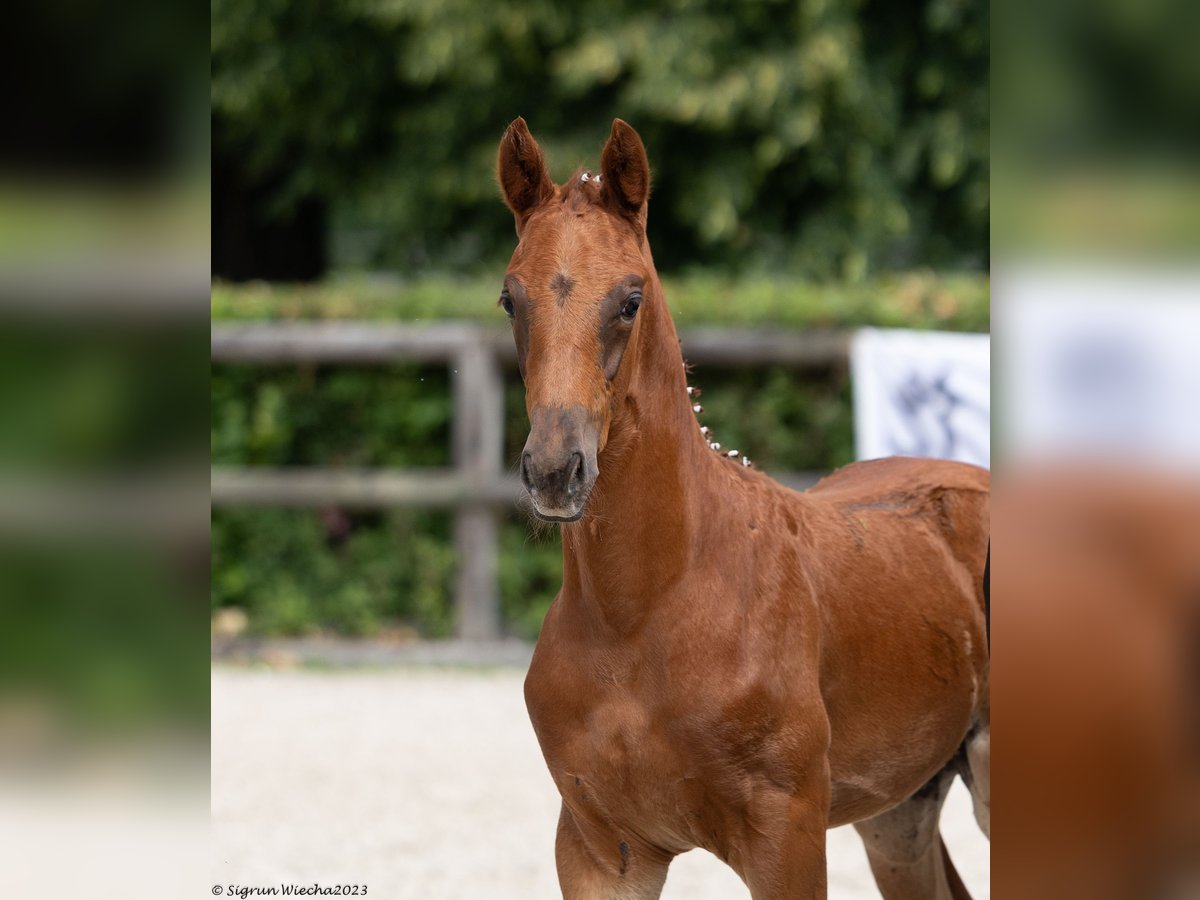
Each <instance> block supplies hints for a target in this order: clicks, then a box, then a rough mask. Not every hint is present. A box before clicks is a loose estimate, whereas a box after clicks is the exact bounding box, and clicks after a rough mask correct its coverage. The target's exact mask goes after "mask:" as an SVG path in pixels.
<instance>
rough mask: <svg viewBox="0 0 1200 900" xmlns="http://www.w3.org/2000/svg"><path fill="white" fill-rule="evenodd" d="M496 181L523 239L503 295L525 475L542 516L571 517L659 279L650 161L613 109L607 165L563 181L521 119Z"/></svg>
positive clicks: (591, 480)
mask: <svg viewBox="0 0 1200 900" xmlns="http://www.w3.org/2000/svg"><path fill="white" fill-rule="evenodd" d="M499 179H500V187H501V189H502V190H503V193H504V199H505V202H507V204H508V206H509V208H510V209H511V210H512V211H513V215H514V216H515V217H516V221H517V235H518V238H519V243H518V244H517V249H516V252H514V253H513V257H512V261H511V262H510V263H509V265H508V270H507V272H506V273H505V276H504V288H503V291H502V293H501V295H500V305H501V306H502V307H503V308H504V311H505V312H506V313H507V314H508V316H509V318H510V319H511V320H512V329H513V336H514V338H515V340H516V344H517V358H518V360H519V363H520V367H521V377H522V378H523V379H524V381H525V408H526V411H527V412H528V413H529V424H530V433H529V440H528V441H526V443H525V449H524V452H523V453H522V454H521V480H522V482H523V483H524V485H525V487H526V489H527V490H528V491H529V496H530V498H531V499H532V501H533V508H534V510H535V512H536V513H537V515H538V516H539V517H541V518H543V519H547V520H549V521H555V522H573V521H576V520H577V519H579V518H580V517H581V516H582V515H583V511H584V507H585V506H586V505H587V500H588V495H589V494H590V492H591V490H592V486H593V485H594V484H595V481H596V477H597V475H598V474H599V468H598V462H597V457H598V455H599V453H600V452H601V451H602V450H603V449H604V446H605V443H606V442H607V441H608V432H609V426H610V424H611V420H612V415H613V410H614V409H615V408H616V407H617V405H618V403H619V401H620V399H621V397H622V395H623V392H624V391H625V390H626V389H627V387H628V371H624V372H623V371H622V367H621V360H622V358H623V357H624V356H625V355H626V351H627V350H628V348H629V347H630V346H631V345H632V343H634V342H636V341H637V335H638V330H639V329H638V322H639V315H638V310H639V307H640V306H641V305H642V302H643V293H644V292H645V293H648V292H649V291H650V290H652V288H653V283H654V281H653V264H652V262H651V261H650V256H649V251H648V249H647V247H646V198H647V196H648V195H649V192H650V166H649V163H648V161H647V159H646V150H645V148H644V147H643V146H642V140H641V138H640V137H638V134H637V132H636V131H634V130H633V129H632V128H631V127H630V126H629V125H627V124H626V123H625V122H622V121H621V120H620V119H617V120H615V121H614V122H613V126H612V133H611V134H610V135H609V138H608V142H607V143H606V144H605V146H604V151H603V153H602V154H601V157H600V174H599V175H593V174H592V173H591V172H579V173H577V174H576V175H574V176H573V177H572V178H571V180H569V181H568V182H567V183H566V184H563V185H556V184H555V183H554V182H553V181H552V180H551V178H550V175H549V172H548V171H547V170H546V161H545V158H544V157H543V155H542V151H541V148H539V147H538V145H537V142H536V141H535V140H534V139H533V135H531V134H530V133H529V128H528V126H526V124H525V120H524V119H517V120H516V121H515V122H513V123H512V124H511V125H509V126H508V130H507V131H506V132H505V134H504V138H503V140H501V142H500V158H499ZM642 318H644V316H642ZM625 368H626V370H628V368H629V367H628V366H626V367H625Z"/></svg>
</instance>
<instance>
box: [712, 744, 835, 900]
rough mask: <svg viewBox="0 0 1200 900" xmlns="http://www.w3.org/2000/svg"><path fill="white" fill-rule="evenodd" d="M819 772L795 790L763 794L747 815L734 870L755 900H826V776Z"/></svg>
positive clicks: (827, 803)
mask: <svg viewBox="0 0 1200 900" xmlns="http://www.w3.org/2000/svg"><path fill="white" fill-rule="evenodd" d="M819 768H820V769H821V773H820V775H816V774H814V777H813V778H811V779H807V780H806V783H805V784H803V785H801V786H800V789H799V790H798V791H794V792H792V793H785V792H784V791H782V790H780V789H778V788H770V789H767V790H766V791H765V792H764V793H762V794H761V795H759V796H757V797H756V798H755V800H754V803H753V804H752V806H751V808H750V809H749V810H748V814H747V821H746V828H745V831H744V832H743V836H742V840H741V841H740V842H739V843H740V844H741V848H740V849H741V852H740V853H739V854H738V856H739V857H740V858H739V859H738V864H737V865H735V868H736V869H737V870H738V871H739V874H740V875H741V876H742V878H743V879H744V880H745V882H746V884H747V886H748V887H749V888H750V896H751V897H753V898H754V900H825V895H826V874H825V830H826V828H827V827H828V821H829V777H828V775H827V774H826V773H827V771H828V770H827V768H826V767H825V766H821V767H819ZM730 862H731V863H732V862H733V860H730Z"/></svg>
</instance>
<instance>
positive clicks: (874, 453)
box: [850, 328, 991, 466]
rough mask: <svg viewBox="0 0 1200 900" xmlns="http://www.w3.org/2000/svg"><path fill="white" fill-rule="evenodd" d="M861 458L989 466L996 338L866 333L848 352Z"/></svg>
mask: <svg viewBox="0 0 1200 900" xmlns="http://www.w3.org/2000/svg"><path fill="white" fill-rule="evenodd" d="M850 369H851V375H852V378H853V381H854V426H855V446H856V451H857V454H858V458H859V459H876V458H878V457H880V456H930V457H936V458H938V459H955V460H959V461H961V462H969V463H975V464H976V465H979V466H988V465H990V463H991V402H990V401H991V339H990V337H989V336H988V335H986V334H951V333H947V332H940V331H904V330H899V329H895V330H893V329H877V328H864V329H863V330H861V331H859V332H858V333H857V334H856V335H855V337H854V342H853V345H852V347H851V350H850Z"/></svg>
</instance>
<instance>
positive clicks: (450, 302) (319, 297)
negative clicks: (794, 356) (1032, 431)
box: [212, 269, 989, 331]
mask: <svg viewBox="0 0 1200 900" xmlns="http://www.w3.org/2000/svg"><path fill="white" fill-rule="evenodd" d="M501 275H502V272H501V271H500V270H499V269H497V271H496V273H495V275H494V276H492V277H487V278H482V277H471V278H456V277H453V276H449V275H443V276H437V277H429V278H421V279H417V280H413V281H403V280H399V279H389V278H370V277H367V276H363V275H353V276H348V277H341V278H338V279H335V280H333V281H331V282H329V283H326V284H322V285H316V286H309V285H291V284H288V285H280V284H269V283H266V282H259V283H256V284H248V285H226V284H216V285H214V286H213V289H212V317H213V319H226V320H232V319H399V320H404V321H428V320H430V319H448V318H450V319H474V320H480V321H490V322H495V323H497V324H500V323H502V322H503V321H504V319H503V316H502V315H501V313H500V311H499V310H498V309H497V307H496V298H497V297H498V296H499V293H500V280H501ZM663 289H664V291H665V293H666V297H667V304H668V305H669V306H670V307H671V313H672V315H674V317H675V321H676V323H677V324H679V325H681V326H685V325H700V324H705V325H761V326H767V325H775V326H784V327H789V328H798V329H805V328H832V327H838V328H851V327H855V326H859V325H879V326H885V327H898V328H899V327H902V328H943V329H949V330H953V331H986V330H987V329H988V305H989V287H988V279H987V276H986V275H980V274H978V273H961V274H951V275H945V274H938V273H934V272H929V271H917V272H908V273H903V274H894V275H889V276H885V277H881V278H876V279H873V280H870V281H865V282H862V283H856V284H843V283H836V282H835V283H831V284H821V283H812V282H804V281H795V280H789V279H784V278H775V277H770V276H762V275H759V276H753V277H747V278H732V277H725V276H718V275H712V274H708V273H696V274H692V275H688V276H683V277H679V278H664V279H663Z"/></svg>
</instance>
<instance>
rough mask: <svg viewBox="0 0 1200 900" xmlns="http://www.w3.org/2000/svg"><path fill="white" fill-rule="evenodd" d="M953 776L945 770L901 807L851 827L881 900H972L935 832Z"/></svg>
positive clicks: (951, 772)
mask: <svg viewBox="0 0 1200 900" xmlns="http://www.w3.org/2000/svg"><path fill="white" fill-rule="evenodd" d="M954 775H955V772H954V769H953V767H951V766H947V767H946V768H945V769H943V770H942V771H941V772H939V773H938V774H937V775H935V776H934V777H933V778H932V779H930V781H929V782H928V783H927V784H926V785H925V786H924V787H923V788H921V789H920V790H919V791H917V792H916V793H915V794H913V795H912V796H911V797H909V798H908V799H907V800H905V801H904V802H903V803H901V804H900V805H899V806H895V807H893V808H892V809H889V810H888V811H887V812H885V813H881V814H880V815H878V816H875V818H873V819H866V820H865V821H862V822H857V823H855V826H854V827H855V829H856V830H857V831H858V834H859V836H860V837H861V838H862V840H863V843H864V844H865V845H866V848H867V860H868V861H869V862H870V863H871V872H872V874H873V875H874V876H875V884H876V885H877V886H878V887H879V892H880V893H881V894H882V895H883V897H884V900H971V895H970V894H968V893H967V889H966V888H965V887H964V886H963V883H962V880H961V879H960V878H959V877H958V872H957V871H955V869H954V864H953V863H952V862H951V861H950V855H949V854H948V853H947V852H946V847H945V845H944V844H943V843H942V838H941V834H939V832H938V817H939V816H940V815H941V812H942V804H943V803H944V802H945V800H946V794H947V793H949V791H950V785H951V783H952V782H953V781H954Z"/></svg>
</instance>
